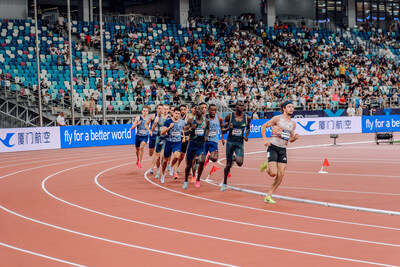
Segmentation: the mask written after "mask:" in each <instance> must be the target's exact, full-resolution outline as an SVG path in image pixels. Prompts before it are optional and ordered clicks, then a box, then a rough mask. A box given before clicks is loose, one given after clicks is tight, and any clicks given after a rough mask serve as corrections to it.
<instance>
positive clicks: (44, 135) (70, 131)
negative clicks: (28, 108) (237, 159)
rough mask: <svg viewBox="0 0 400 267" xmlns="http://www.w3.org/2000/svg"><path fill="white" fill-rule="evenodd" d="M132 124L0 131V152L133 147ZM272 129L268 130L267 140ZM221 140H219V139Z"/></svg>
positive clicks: (255, 130)
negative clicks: (118, 146) (116, 146)
mask: <svg viewBox="0 0 400 267" xmlns="http://www.w3.org/2000/svg"><path fill="white" fill-rule="evenodd" d="M293 120H294V121H296V133H298V134H300V135H324V134H332V133H335V134H348V133H373V132H388V131H394V132H400V115H385V116H362V117H321V118H295V119H293ZM267 121H268V120H267V119H263V120H253V121H252V122H251V125H250V135H249V138H261V137H262V135H261V126H262V125H263V124H264V123H265V122H267ZM131 126H132V125H131V124H116V125H90V126H66V127H43V128H13V129H0V152H13V151H29V150H43V149H54V148H74V147H90V146H115V145H133V144H134V143H135V131H131V129H130V128H131ZM270 134H271V129H267V136H268V137H269V136H270ZM220 138H221V136H220Z"/></svg>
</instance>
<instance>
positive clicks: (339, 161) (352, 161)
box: [246, 156, 400, 164]
mask: <svg viewBox="0 0 400 267" xmlns="http://www.w3.org/2000/svg"><path fill="white" fill-rule="evenodd" d="M324 158H325V157H322V156H321V157H320V158H318V159H296V158H293V157H290V162H317V163H322V162H323V161H324ZM326 158H328V159H329V162H331V163H365V164H371V163H374V162H376V161H375V160H374V161H372V162H369V161H371V160H363V159H360V160H350V159H349V160H343V159H342V160H335V159H332V158H331V157H329V156H328V157H326ZM246 159H260V160H262V159H264V160H265V156H258V157H255V156H250V157H246ZM376 163H379V164H400V161H382V162H376Z"/></svg>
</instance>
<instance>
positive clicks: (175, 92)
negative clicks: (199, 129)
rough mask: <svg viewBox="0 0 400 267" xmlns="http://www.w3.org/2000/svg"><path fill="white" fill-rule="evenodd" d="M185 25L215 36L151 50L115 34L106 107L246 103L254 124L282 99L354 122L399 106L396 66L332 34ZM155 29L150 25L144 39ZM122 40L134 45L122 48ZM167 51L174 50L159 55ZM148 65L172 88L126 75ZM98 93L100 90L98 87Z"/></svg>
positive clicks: (223, 22) (87, 42)
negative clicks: (128, 97) (114, 73)
mask: <svg viewBox="0 0 400 267" xmlns="http://www.w3.org/2000/svg"><path fill="white" fill-rule="evenodd" d="M187 26H188V28H187V29H184V30H187V31H188V32H189V33H190V32H191V31H194V30H196V29H197V28H206V29H210V28H216V29H218V30H219V31H218V32H219V35H213V34H210V31H205V34H203V35H201V36H198V37H197V38H195V37H194V36H193V35H191V34H189V38H188V40H187V41H186V42H185V43H184V44H178V43H177V42H176V41H175V40H174V38H168V37H167V38H162V40H157V41H156V43H155V45H151V44H150V39H149V36H151V35H148V36H147V37H142V38H138V32H136V31H134V30H133V31H125V30H120V31H118V32H117V33H116V34H115V36H113V40H112V47H113V48H112V50H111V52H110V53H109V55H108V57H107V59H106V61H105V68H106V69H108V70H114V69H118V64H117V62H118V61H120V62H121V63H123V64H124V66H125V70H126V75H125V77H124V78H121V79H119V80H114V81H112V82H111V83H110V82H107V84H106V85H105V92H106V98H107V100H108V101H112V100H113V99H115V96H116V95H117V94H118V95H120V96H123V95H124V94H126V93H134V95H135V101H136V104H137V105H152V104H158V103H169V104H180V103H181V102H182V101H184V102H191V103H200V102H206V103H213V104H216V105H217V106H219V107H233V106H234V105H235V103H236V102H237V101H238V100H243V101H244V102H245V108H246V111H248V112H253V114H254V116H256V117H257V116H259V115H260V114H263V113H259V114H257V113H256V112H260V111H271V110H277V109H278V107H279V103H280V102H281V101H284V100H291V101H293V102H294V103H295V108H296V109H301V110H311V109H338V108H342V109H347V108H350V111H351V110H352V108H353V107H350V106H349V103H352V105H353V106H354V108H355V110H357V112H354V114H359V115H360V113H359V110H361V109H362V108H372V107H381V108H385V107H388V106H389V105H391V106H398V105H399V99H398V89H397V88H398V87H399V86H400V71H399V69H398V67H397V65H396V64H395V63H394V62H393V61H392V60H390V59H388V58H386V57H379V56H378V55H372V54H370V53H368V51H366V50H364V49H363V48H362V47H355V48H354V47H348V46H346V45H345V44H344V43H342V42H341V40H340V37H339V36H334V35H332V36H331V37H330V38H331V42H326V40H324V39H319V41H317V38H316V36H315V35H313V34H312V33H311V31H309V30H308V29H306V28H305V27H303V25H302V27H301V29H300V30H301V31H302V33H304V34H303V35H302V37H301V38H295V36H294V33H293V32H292V31H291V28H290V27H288V25H284V24H279V23H277V24H275V26H274V27H273V28H272V29H270V28H267V27H265V26H264V25H263V23H262V22H261V21H256V20H254V19H253V18H252V17H251V16H242V17H240V18H239V19H238V20H236V21H232V20H230V19H227V18H218V19H214V20H213V22H209V21H207V20H198V19H195V18H189V20H188V25H187ZM153 30H154V29H153V27H152V25H151V24H150V25H149V27H148V29H147V31H148V33H152V32H153ZM260 30H261V31H260ZM271 30H275V31H277V30H278V32H277V34H276V35H274V36H273V38H270V35H268V34H266V33H267V32H268V31H271ZM98 33H99V31H95V33H94V34H93V35H92V36H87V35H85V34H84V33H82V34H81V35H80V42H78V43H77V45H76V47H75V50H76V51H88V50H89V49H90V48H91V47H97V46H98V45H99V38H98ZM255 33H260V35H256V34H255ZM126 39H128V40H132V41H133V40H137V39H139V40H138V41H137V43H134V42H128V44H126V43H125V44H124V40H126ZM370 41H371V42H372V43H375V42H376V43H382V42H391V39H390V38H389V37H386V35H384V34H381V33H379V34H378V33H377V34H376V35H374V36H371V39H370ZM166 45H168V46H170V47H171V49H170V50H163V51H161V50H160V49H157V47H165V46H166ZM201 45H203V46H205V49H203V50H202V55H200V56H198V55H196V54H194V53H192V52H191V51H194V50H199V47H200V46H201ZM390 45H397V46H398V44H395V43H390ZM67 49H68V47H67V46H66V47H65V48H64V49H62V50H61V51H60V50H57V49H53V48H52V47H51V48H50V53H52V54H57V55H59V56H63V57H64V61H63V62H64V64H69V61H70V60H69V58H68V53H66V51H67ZM135 50H139V51H140V53H139V56H137V55H135V53H134V51H135ZM160 55H161V56H162V58H163V59H164V60H167V61H171V60H172V61H174V62H179V63H180V64H181V67H178V68H177V67H167V65H164V64H160V63H159V62H158V61H157V60H156V58H157V57H158V56H160ZM151 63H153V64H154V70H156V71H159V72H160V74H161V77H162V78H163V79H167V80H168V82H169V85H165V84H162V83H156V82H153V83H152V85H146V86H145V85H144V82H143V81H142V80H140V79H139V78H138V77H137V75H136V74H135V73H134V72H132V71H130V70H129V66H134V71H138V72H142V73H145V72H146V70H148V65H149V64H151ZM57 64H58V63H57ZM61 64H62V62H61ZM74 64H75V65H76V66H79V65H80V62H79V58H75V59H74ZM89 67H90V69H91V70H92V71H93V70H94V69H98V68H100V66H99V64H93V62H92V63H91V64H89ZM91 75H92V74H91ZM93 75H95V73H94V72H93ZM176 81H179V83H178V84H177V83H176ZM86 82H87V77H81V76H80V77H78V79H77V83H78V85H81V84H83V85H86ZM128 84H129V85H131V86H128ZM96 87H97V89H99V88H100V87H101V81H99V82H98V84H97V85H96ZM98 91H99V90H97V92H98ZM98 97H99V93H97V94H96V92H95V93H93V94H92V95H91V96H90V98H88V99H86V101H85V103H84V108H85V109H86V110H88V111H89V112H90V113H91V114H93V113H95V112H96V108H95V105H91V104H90V101H91V100H92V99H93V100H94V101H96V100H97V99H98Z"/></svg>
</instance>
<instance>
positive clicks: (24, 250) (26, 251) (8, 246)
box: [0, 242, 86, 267]
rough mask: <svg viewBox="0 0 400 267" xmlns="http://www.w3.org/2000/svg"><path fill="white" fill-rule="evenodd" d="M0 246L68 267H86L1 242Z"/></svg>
mask: <svg viewBox="0 0 400 267" xmlns="http://www.w3.org/2000/svg"><path fill="white" fill-rule="evenodd" d="M0 246H4V247H7V248H11V249H14V250H18V251H22V252H25V253H28V254H32V255H35V256H39V257H42V258H46V259H49V260H53V261H58V262H62V263H65V264H68V265H72V266H79V267H85V266H86V265H80V264H77V263H73V262H70V261H65V260H62V259H58V258H54V257H50V256H47V255H44V254H40V253H36V252H33V251H30V250H26V249H22V248H17V247H14V246H11V245H8V244H5V243H2V242H0Z"/></svg>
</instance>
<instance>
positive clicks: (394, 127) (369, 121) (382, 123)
mask: <svg viewBox="0 0 400 267" xmlns="http://www.w3.org/2000/svg"><path fill="white" fill-rule="evenodd" d="M390 131H394V132H399V131H400V115H391V116H363V117H362V132H363V133H373V132H390Z"/></svg>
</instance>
